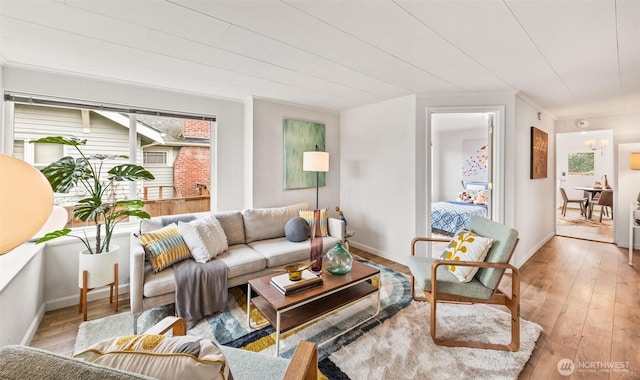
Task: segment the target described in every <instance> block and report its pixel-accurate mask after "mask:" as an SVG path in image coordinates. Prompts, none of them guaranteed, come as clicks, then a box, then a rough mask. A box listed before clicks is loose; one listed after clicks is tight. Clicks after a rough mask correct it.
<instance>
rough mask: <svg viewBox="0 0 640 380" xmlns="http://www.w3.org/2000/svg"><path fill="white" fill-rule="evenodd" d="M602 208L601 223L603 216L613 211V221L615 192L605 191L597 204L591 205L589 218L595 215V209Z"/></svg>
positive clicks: (592, 203)
mask: <svg viewBox="0 0 640 380" xmlns="http://www.w3.org/2000/svg"><path fill="white" fill-rule="evenodd" d="M594 206H600V222H601V223H602V214H603V213H605V212H607V210H608V209H610V210H611V219H613V190H603V191H602V193H600V197H599V198H598V201H597V202H595V201H594V202H591V203H590V204H589V216H591V215H593V207H594Z"/></svg>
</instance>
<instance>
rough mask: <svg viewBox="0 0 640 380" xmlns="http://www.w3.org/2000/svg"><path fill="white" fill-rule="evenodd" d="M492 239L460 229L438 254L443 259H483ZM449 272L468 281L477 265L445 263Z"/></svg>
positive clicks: (461, 280) (459, 278) (476, 270)
mask: <svg viewBox="0 0 640 380" xmlns="http://www.w3.org/2000/svg"><path fill="white" fill-rule="evenodd" d="M492 244H493V239H490V238H485V237H482V236H480V235H476V234H474V233H473V232H471V231H468V230H466V229H464V228H463V229H461V230H460V231H458V232H456V234H455V235H453V238H452V239H451V241H450V242H449V245H448V246H447V248H446V249H445V250H444V251H443V252H442V255H441V256H440V257H441V258H442V259H444V260H454V261H484V259H485V257H486V256H487V253H488V252H489V249H491V245H492ZM447 268H448V269H449V272H451V273H453V275H454V276H456V277H457V278H458V281H460V282H469V281H471V279H472V278H473V276H475V274H476V272H478V269H479V268H477V267H467V266H457V265H447Z"/></svg>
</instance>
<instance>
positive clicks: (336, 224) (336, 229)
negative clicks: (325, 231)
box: [327, 218, 347, 242]
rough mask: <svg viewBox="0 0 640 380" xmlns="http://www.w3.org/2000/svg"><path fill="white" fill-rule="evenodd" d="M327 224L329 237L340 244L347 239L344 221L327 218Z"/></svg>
mask: <svg viewBox="0 0 640 380" xmlns="http://www.w3.org/2000/svg"><path fill="white" fill-rule="evenodd" d="M327 224H328V227H329V235H331V236H333V237H334V238H336V239H338V240H340V241H342V242H343V241H344V239H346V238H347V226H346V224H345V223H344V221H342V220H340V219H337V218H329V219H328V223H327Z"/></svg>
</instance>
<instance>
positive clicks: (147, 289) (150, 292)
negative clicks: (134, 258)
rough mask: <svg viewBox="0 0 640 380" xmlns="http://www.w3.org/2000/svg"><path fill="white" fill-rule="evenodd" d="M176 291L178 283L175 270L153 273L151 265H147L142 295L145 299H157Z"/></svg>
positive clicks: (169, 269)
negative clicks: (174, 274)
mask: <svg viewBox="0 0 640 380" xmlns="http://www.w3.org/2000/svg"><path fill="white" fill-rule="evenodd" d="M175 291H176V281H175V278H174V276H173V268H167V269H165V270H163V271H162V272H160V273H153V269H152V268H151V264H149V263H147V264H145V271H144V285H143V286H142V295H143V296H145V297H157V296H161V295H163V294H168V293H173V292H175Z"/></svg>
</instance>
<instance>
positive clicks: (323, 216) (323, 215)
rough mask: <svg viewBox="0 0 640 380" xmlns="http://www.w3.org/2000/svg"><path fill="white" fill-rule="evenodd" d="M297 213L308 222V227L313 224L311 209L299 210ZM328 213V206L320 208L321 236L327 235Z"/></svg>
mask: <svg viewBox="0 0 640 380" xmlns="http://www.w3.org/2000/svg"><path fill="white" fill-rule="evenodd" d="M298 215H299V216H301V217H303V218H304V220H306V221H307V224H309V226H310V227H311V226H313V210H299V211H298ZM328 215H329V209H328V208H323V209H320V233H322V236H323V237H325V236H329V227H328V223H329V221H328V219H329V217H328ZM311 233H313V231H311Z"/></svg>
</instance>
